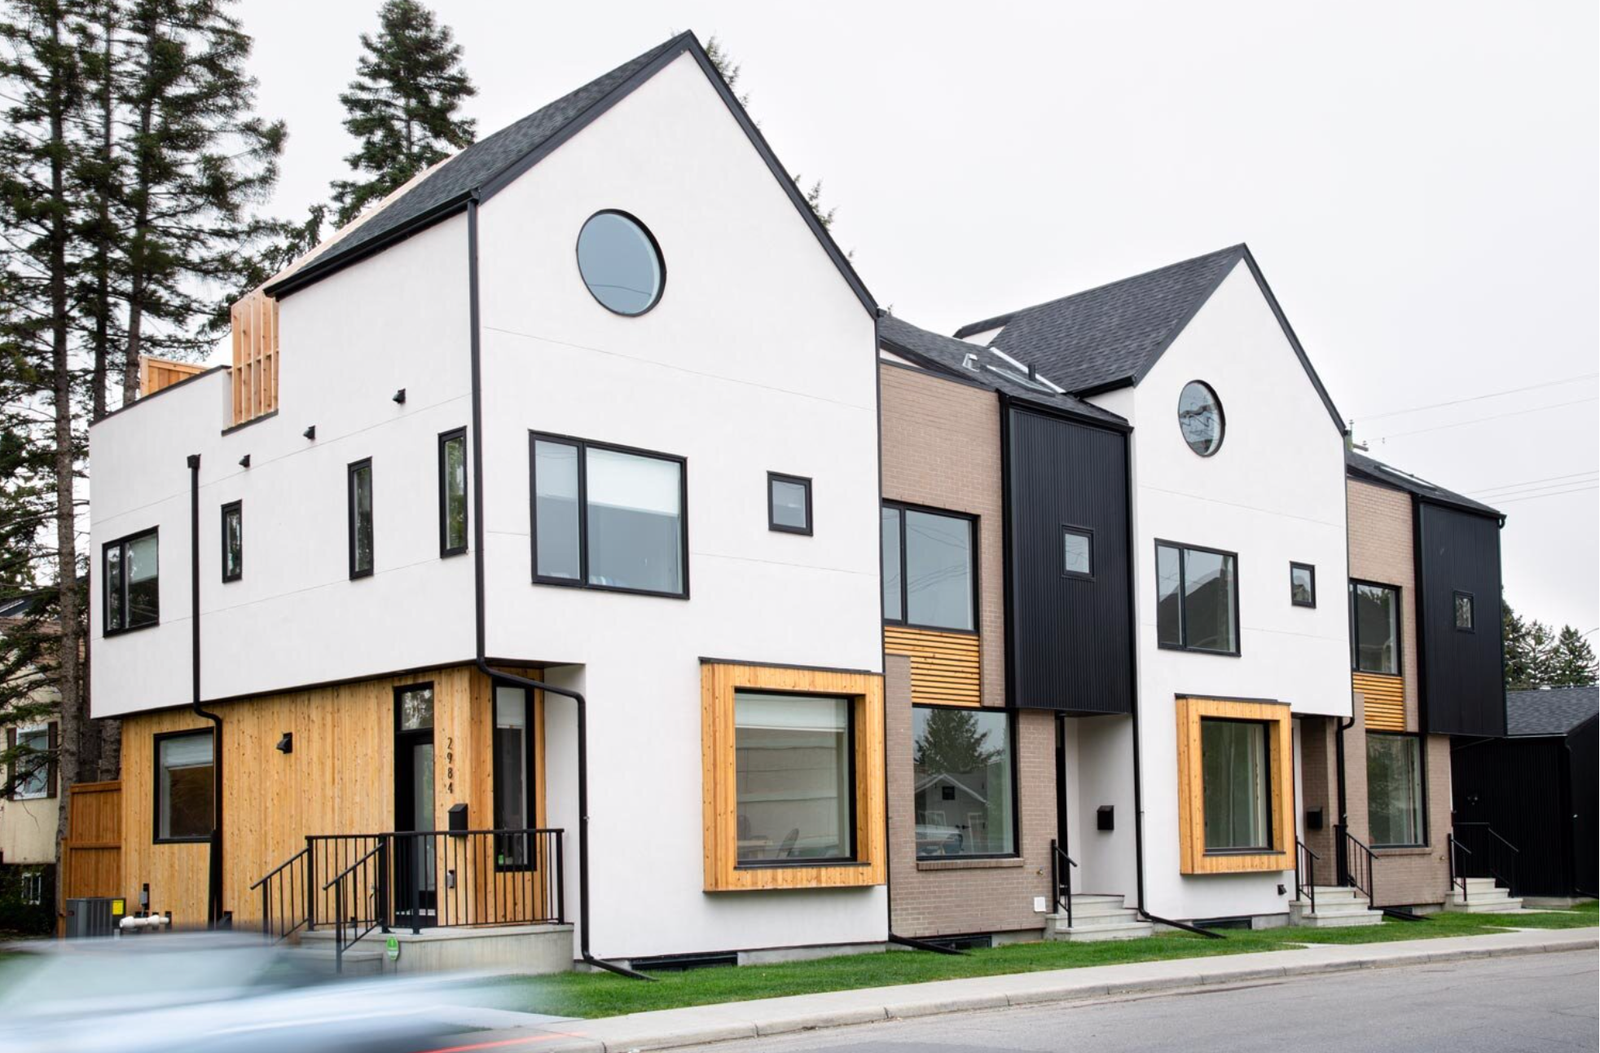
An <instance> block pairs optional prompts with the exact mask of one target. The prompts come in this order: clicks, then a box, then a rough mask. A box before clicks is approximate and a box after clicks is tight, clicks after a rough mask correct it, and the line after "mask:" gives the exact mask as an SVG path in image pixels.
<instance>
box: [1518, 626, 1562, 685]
mask: <svg viewBox="0 0 1600 1053" xmlns="http://www.w3.org/2000/svg"><path fill="white" fill-rule="evenodd" d="M1555 648H1556V637H1555V633H1553V632H1552V631H1551V630H1550V626H1548V625H1546V624H1545V623H1544V622H1541V621H1537V620H1535V621H1532V622H1529V623H1528V643H1527V663H1528V680H1527V683H1526V684H1525V685H1524V686H1526V687H1544V686H1546V685H1547V684H1549V683H1551V678H1552V677H1553V676H1554V674H1555Z"/></svg>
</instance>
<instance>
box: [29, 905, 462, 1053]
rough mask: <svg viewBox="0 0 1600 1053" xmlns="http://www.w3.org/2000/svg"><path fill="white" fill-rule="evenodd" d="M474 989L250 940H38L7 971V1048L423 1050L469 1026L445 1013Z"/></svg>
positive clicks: (103, 1051) (264, 1052)
mask: <svg viewBox="0 0 1600 1053" xmlns="http://www.w3.org/2000/svg"><path fill="white" fill-rule="evenodd" d="M13 949H19V948H15V947H14V948H13ZM475 982H476V978H475V977H467V978H459V977H458V978H451V977H440V976H418V977H394V976H389V977H381V978H373V979H363V980H337V979H334V978H333V977H331V976H329V975H327V967H326V966H325V965H324V966H323V967H322V968H320V969H319V968H316V967H315V966H314V964H313V963H312V962H311V961H309V960H308V959H306V958H305V957H303V956H301V955H299V954H297V953H296V952H293V951H290V950H287V949H284V948H275V947H270V946H267V945H266V944H264V943H263V942H262V940H261V938H260V937H258V936H246V935H243V934H229V933H195V934H169V935H159V936H140V937H136V938H124V939H118V940H78V941H72V942H51V943H48V944H45V943H41V944H40V945H38V946H37V947H34V948H30V949H28V950H26V952H25V953H22V954H19V955H16V956H14V957H11V958H8V959H7V960H5V962H4V963H3V964H0V1050H5V1051H7V1053H35V1051H37V1053H44V1051H50V1053H80V1051H82V1053H91V1051H92V1053H146V1051H149V1053H154V1051H157V1050H160V1051H162V1053H191V1051H193V1053H198V1051H200V1050H208V1051H210V1050H229V1051H233V1050H237V1051H243V1053H269V1051H270V1053H279V1051H289V1050H293V1051H295V1053H332V1051H335V1050H338V1051H355V1053H364V1051H369V1050H370V1051H373V1053H377V1051H379V1050H381V1051H383V1053H415V1051H421V1050H426V1049H430V1048H434V1047H437V1046H438V1045H440V1044H441V1043H440V1042H439V1040H440V1039H441V1038H444V1037H446V1036H448V1035H451V1034H458V1033H459V1032H460V1031H461V1030H462V1028H461V1026H460V1025H459V1024H452V1023H450V1022H449V1021H448V1019H446V1017H448V1013H443V1014H442V1015H441V1010H444V1009H446V1008H447V1007H449V1006H451V1005H462V1004H468V1003H470V1001H471V997H470V992H471V990H472V986H473V984H474V983H475Z"/></svg>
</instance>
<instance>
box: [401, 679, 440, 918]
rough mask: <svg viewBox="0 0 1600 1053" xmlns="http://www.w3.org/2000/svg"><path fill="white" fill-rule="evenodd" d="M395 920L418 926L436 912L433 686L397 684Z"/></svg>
mask: <svg viewBox="0 0 1600 1053" xmlns="http://www.w3.org/2000/svg"><path fill="white" fill-rule="evenodd" d="M394 726H395V736H394V829H395V835H396V836H395V839H394V845H393V850H394V860H393V864H392V866H393V873H394V913H395V924H397V925H400V926H402V927H405V926H409V927H412V928H417V927H420V926H423V925H432V924H434V922H435V921H436V920H437V917H438V900H439V880H438V854H437V848H436V846H435V843H434V841H435V839H434V838H433V837H431V836H417V837H408V836H406V835H407V834H408V833H410V832H416V833H418V834H421V835H428V834H431V833H432V831H433V829H434V815H435V810H434V799H433V794H434V777H433V685H432V684H417V685H413V686H411V687H401V688H396V689H395V713H394Z"/></svg>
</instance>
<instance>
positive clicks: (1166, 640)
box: [1156, 541, 1239, 655]
mask: <svg viewBox="0 0 1600 1053" xmlns="http://www.w3.org/2000/svg"><path fill="white" fill-rule="evenodd" d="M1237 568H1238V556H1237V555H1235V554H1234V553H1232V552H1220V551H1218V550H1216V549H1209V548H1197V547H1195V546H1192V545H1177V544H1173V543H1172V542H1168V541H1158V542H1156V643H1157V644H1158V645H1159V646H1161V647H1165V648H1169V649H1175V650H1182V651H1207V652H1210V653H1212V654H1227V655H1237V654H1238V653H1239V576H1238V569H1237Z"/></svg>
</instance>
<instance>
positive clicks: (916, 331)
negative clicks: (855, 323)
mask: <svg viewBox="0 0 1600 1053" xmlns="http://www.w3.org/2000/svg"><path fill="white" fill-rule="evenodd" d="M878 342H879V344H880V345H882V346H883V348H884V349H885V350H887V351H889V352H890V353H891V354H897V355H900V356H901V357H902V358H907V359H910V360H911V361H913V362H916V363H917V364H918V365H921V366H926V367H927V368H929V369H932V370H934V371H936V372H942V373H945V374H947V375H949V376H951V377H954V378H957V379H960V380H962V381H965V382H967V383H970V384H976V385H978V386H980V387H986V388H990V389H992V390H994V391H1000V392H1003V393H1005V394H1006V395H1009V396H1011V397H1013V398H1017V399H1023V400H1026V401H1029V402H1033V403H1036V404H1038V405H1041V406H1048V407H1050V408H1052V409H1055V410H1057V411H1059V412H1063V413H1071V414H1074V415H1076V416H1079V417H1085V418H1087V419H1090V420H1095V421H1100V422H1102V423H1105V424H1112V425H1118V426H1122V427H1125V426H1126V425H1127V423H1128V422H1127V421H1126V420H1124V419H1123V418H1122V417H1120V416H1118V415H1117V414H1115V413H1112V412H1110V411H1109V410H1104V409H1101V408H1100V407H1099V406H1096V405H1094V404H1093V403H1090V402H1085V401H1083V400H1082V399H1079V398H1074V397H1073V396H1071V395H1065V394H1060V393H1058V392H1056V391H1054V390H1053V389H1051V388H1050V387H1049V385H1048V384H1044V383H1041V382H1040V381H1038V380H1030V379H1029V378H1028V376H1027V374H1026V372H1025V371H1022V370H1018V369H1017V368H1016V367H1015V366H1013V365H1012V364H1011V363H1009V362H1007V361H1005V360H1004V359H1003V358H1001V357H1000V356H998V355H996V354H995V353H994V351H992V350H990V349H989V348H986V347H984V346H983V345H982V344H974V343H969V342H968V341H966V340H957V339H955V338H954V337H949V336H941V335H940V334H938V333H933V332H929V331H928V330H926V329H922V328H919V327H917V326H914V325H912V324H911V323H910V322H905V321H902V320H900V319H899V318H896V317H894V316H893V315H890V314H885V315H882V316H880V318H879V319H878ZM1006 353H1007V354H1010V352H1009V351H1007V352H1006ZM969 361H970V362H971V363H972V364H973V365H975V366H977V367H978V368H976V369H974V368H971V367H970V366H969V365H968V362H969ZM1049 379H1050V380H1054V379H1055V378H1054V377H1050V378H1049Z"/></svg>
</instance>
